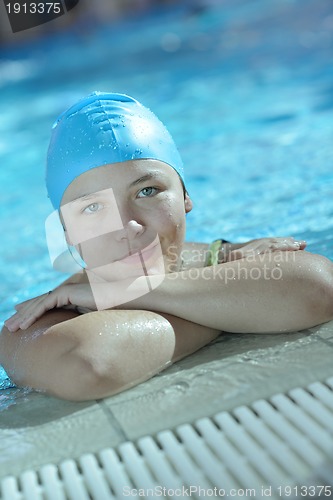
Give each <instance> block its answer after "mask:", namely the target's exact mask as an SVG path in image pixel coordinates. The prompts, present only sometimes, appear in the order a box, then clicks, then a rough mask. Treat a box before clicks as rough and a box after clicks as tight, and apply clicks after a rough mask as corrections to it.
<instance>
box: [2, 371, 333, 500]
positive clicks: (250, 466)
mask: <svg viewBox="0 0 333 500" xmlns="http://www.w3.org/2000/svg"><path fill="white" fill-rule="evenodd" d="M332 464H333V377H332V378H330V379H328V380H326V381H325V382H324V383H321V382H316V383H313V384H311V385H309V386H308V387H307V388H304V389H302V388H296V389H293V390H291V391H289V392H288V393H287V394H275V395H274V396H272V397H271V398H269V399H267V400H259V401H255V402H254V403H253V404H252V405H249V406H240V407H238V408H236V409H234V410H233V411H231V412H222V413H219V414H217V415H215V416H214V417H213V418H208V417H207V418H202V419H200V420H198V421H196V422H194V424H184V425H180V426H178V427H177V428H176V429H175V430H173V431H171V430H166V431H163V432H159V433H158V434H157V435H156V436H147V437H143V438H141V439H139V440H138V441H136V442H130V441H128V442H126V443H123V444H121V445H120V446H119V447H117V448H108V449H105V450H102V451H101V452H99V453H96V454H85V455H83V456H81V457H80V458H79V459H78V460H72V459H68V460H65V461H63V462H61V463H60V464H59V465H53V464H49V465H45V466H43V467H41V468H39V469H38V470H36V471H33V470H28V471H26V472H24V473H22V474H21V475H20V476H19V477H14V476H8V477H6V478H4V479H3V480H2V481H1V483H0V499H1V500H91V499H93V500H109V499H113V498H119V499H120V498H133V497H136V498H140V499H141V498H147V499H152V500H153V499H154V500H155V499H156V498H189V496H190V497H191V498H198V499H199V498H212V497H213V498H214V497H216V498H223V497H226V498H227V497H229V498H230V497H233V498H249V497H252V498H267V497H269V498H270V499H276V500H278V499H281V498H318V497H323V498H329V497H332V499H333V465H332Z"/></svg>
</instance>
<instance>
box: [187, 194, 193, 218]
mask: <svg viewBox="0 0 333 500" xmlns="http://www.w3.org/2000/svg"><path fill="white" fill-rule="evenodd" d="M192 208H193V202H192V200H191V198H190V196H189V194H188V193H185V213H186V214H188V213H189V212H191V210H192Z"/></svg>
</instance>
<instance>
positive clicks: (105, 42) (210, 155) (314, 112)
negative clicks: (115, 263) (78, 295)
mask: <svg viewBox="0 0 333 500" xmlns="http://www.w3.org/2000/svg"><path fill="white" fill-rule="evenodd" d="M190 4H191V2H187V3H184V4H182V3H181V4H180V6H178V7H177V8H175V7H173V8H171V7H170V8H169V9H164V10H162V9H160V10H156V11H155V12H152V13H151V14H150V15H146V16H145V17H140V18H136V19H135V18H129V19H127V20H126V21H122V22H121V23H118V24H117V25H109V26H89V25H84V26H83V25H81V26H77V27H75V28H72V29H71V31H70V32H67V33H66V32H63V33H62V34H61V35H57V36H56V35H53V36H52V37H46V38H45V39H43V40H42V41H41V40H38V41H35V42H31V43H29V44H24V45H17V46H14V47H13V46H12V47H7V48H4V47H3V48H2V50H1V51H0V109H1V112H0V165H1V167H0V185H1V190H0V198H1V206H2V210H1V211H0V223H1V226H0V227H1V231H2V245H1V255H0V259H1V260H0V279H1V305H0V319H1V321H2V322H3V320H4V319H5V318H7V317H8V316H10V315H11V314H12V313H13V307H14V304H15V303H16V302H18V301H22V300H24V299H26V298H29V297H32V296H34V295H37V294H39V293H44V292H45V291H47V290H49V289H51V288H53V287H54V286H56V285H57V284H58V283H59V282H60V281H62V280H63V279H64V278H65V277H66V276H64V275H60V274H58V273H56V271H54V270H52V268H51V266H50V262H49V257H48V253H47V248H46V241H45V235H44V221H45V218H46V217H47V216H48V215H49V214H50V212H51V205H50V204H49V201H48V199H47V197H46V192H45V188H44V164H45V153H46V149H47V144H48V139H49V134H50V128H51V125H52V123H53V121H54V118H55V117H56V116H57V115H58V114H59V113H60V112H61V111H62V110H63V109H64V108H66V107H67V106H68V105H70V104H72V103H73V101H76V100H77V99H78V98H80V97H81V96H82V95H84V94H87V93H89V92H91V91H93V90H108V91H115V92H123V93H128V94H131V95H133V96H135V97H137V98H138V99H139V100H141V101H142V102H143V103H144V104H146V105H147V106H149V107H150V108H151V109H152V110H153V111H155V112H156V114H157V115H158V116H159V117H160V118H161V119H162V121H164V122H165V124H166V125H167V126H168V128H169V130H170V131H171V133H172V135H173V136H174V138H175V140H176V142H177V144H178V147H179V150H180V152H181V154H182V156H183V159H184V162H185V165H186V172H187V174H186V184H187V189H188V191H189V192H190V194H191V197H192V198H193V200H194V203H195V209H194V210H193V212H192V213H191V214H189V216H188V235H187V239H188V240H189V241H191V240H197V241H207V242H208V241H210V240H212V239H214V238H216V237H217V236H223V237H224V238H227V239H230V240H232V241H235V242H239V241H245V240H247V239H252V238H258V237H262V236H268V235H294V236H296V237H302V238H305V239H307V240H308V242H309V246H308V248H309V250H311V251H315V252H319V253H322V254H324V255H326V256H327V257H330V258H333V239H332V227H333V6H332V2H331V0H251V2H249V1H248V0H225V1H223V2H222V1H221V2H215V3H212V4H211V5H210V6H209V2H206V4H207V5H208V8H207V9H205V10H199V9H197V10H195V9H192V10H191V8H190ZM217 4H219V5H217ZM1 325H2V323H1ZM0 384H2V385H0V387H3V388H5V387H8V384H9V382H8V380H6V378H5V375H4V374H1V372H0Z"/></svg>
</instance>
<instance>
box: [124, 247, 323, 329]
mask: <svg viewBox="0 0 333 500" xmlns="http://www.w3.org/2000/svg"><path fill="white" fill-rule="evenodd" d="M151 279H152V280H153V279H154V276H153V277H151ZM124 307H125V306H124ZM131 307H136V308H145V309H149V310H153V311H161V312H166V311H167V312H168V313H170V314H173V315H175V316H179V317H181V318H184V319H187V320H189V321H193V322H195V323H198V324H202V325H205V326H209V327H211V328H216V329H219V330H224V331H229V332H254V333H255V332H256V333H258V332H282V331H291V330H301V329H304V328H310V327H312V326H315V325H317V324H320V323H324V322H326V321H329V320H331V319H333V265H332V263H331V262H330V261H329V260H328V259H326V258H325V257H322V256H320V255H313V254H310V253H308V252H303V251H301V252H283V253H282V252H277V253H268V254H263V255H259V256H254V257H253V258H252V259H243V260H238V261H234V262H228V263H226V264H220V265H217V266H212V267H209V268H202V269H192V270H188V271H183V272H180V273H175V274H171V275H166V276H165V279H164V281H163V282H162V284H161V285H160V286H159V287H158V288H156V289H155V290H153V291H152V292H150V293H149V294H148V295H145V296H143V297H140V298H138V299H136V300H135V301H133V302H131V303H127V304H126V308H131Z"/></svg>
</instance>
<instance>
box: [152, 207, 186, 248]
mask: <svg viewBox="0 0 333 500" xmlns="http://www.w3.org/2000/svg"><path fill="white" fill-rule="evenodd" d="M156 222H157V226H156V229H157V232H158V233H159V235H160V237H161V238H164V239H166V240H168V241H169V242H175V243H177V244H179V243H182V242H183V239H184V236H185V211H184V208H183V207H182V206H180V205H179V202H178V203H177V204H176V206H175V204H174V203H172V200H167V202H166V203H164V204H163V206H162V207H160V210H158V213H157V217H156Z"/></svg>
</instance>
